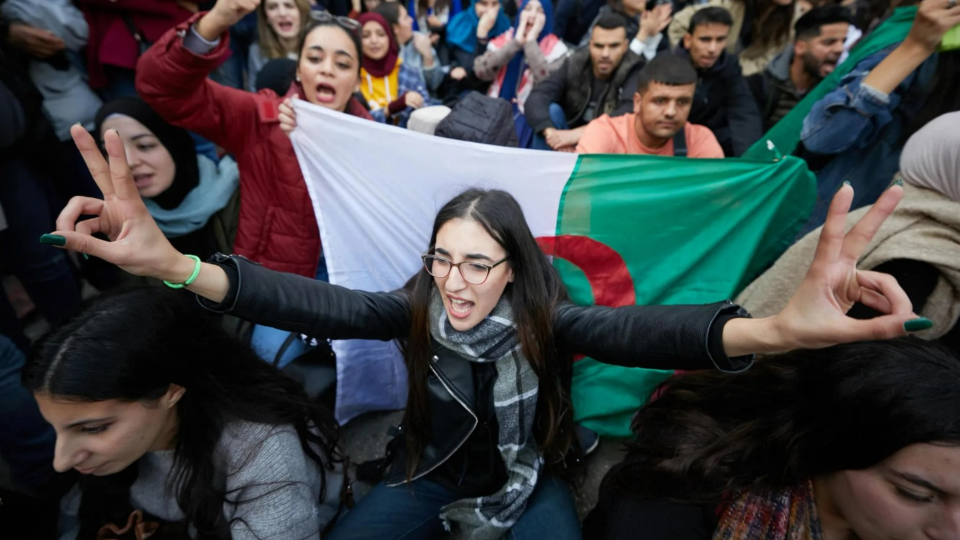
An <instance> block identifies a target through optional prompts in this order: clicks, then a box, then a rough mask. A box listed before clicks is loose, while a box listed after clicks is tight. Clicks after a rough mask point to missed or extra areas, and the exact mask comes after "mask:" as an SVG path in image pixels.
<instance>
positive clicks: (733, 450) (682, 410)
mask: <svg viewBox="0 0 960 540" xmlns="http://www.w3.org/2000/svg"><path fill="white" fill-rule="evenodd" d="M662 388H663V393H662V395H661V397H659V399H656V400H654V401H653V402H652V403H650V404H648V405H647V406H645V407H644V408H643V409H641V410H640V412H639V413H638V414H637V416H636V418H635V419H634V422H633V429H634V431H635V432H636V433H637V439H636V440H635V441H633V442H632V443H630V451H629V454H628V456H627V458H626V459H625V460H624V461H623V462H622V463H620V464H619V465H617V466H616V467H614V468H613V469H611V471H610V473H609V474H608V475H607V477H606V478H605V479H604V482H603V484H604V485H603V487H602V488H601V489H602V490H612V491H613V492H615V493H616V492H619V493H623V494H627V495H631V496H639V497H650V498H667V499H670V500H674V501H677V502H684V503H705V504H715V503H716V502H718V501H719V500H721V498H722V496H723V494H724V493H727V492H733V491H738V490H746V489H753V488H758V489H765V488H774V489H776V488H782V487H785V486H790V485H795V484H797V483H799V482H801V481H803V480H805V479H807V478H810V477H812V476H817V475H821V474H829V473H832V472H837V471H842V470H851V469H852V470H857V469H866V468H869V467H872V466H874V465H876V464H877V463H880V462H882V461H883V460H885V459H886V458H888V457H889V456H890V455H892V454H894V453H896V452H897V451H899V450H900V449H902V448H904V447H906V446H909V445H911V444H916V443H935V444H946V445H960V392H958V391H957V388H960V359H958V358H957V357H956V356H955V355H954V354H953V353H952V352H951V351H949V350H948V349H946V348H944V347H942V346H940V345H937V344H935V343H931V342H925V341H922V340H919V339H914V338H903V339H898V340H895V341H886V342H865V343H854V344H850V345H840V346H836V347H832V348H829V349H824V350H817V351H794V352H791V353H788V354H784V355H780V356H775V357H770V358H767V359H765V360H762V361H759V362H757V364H756V365H754V366H753V367H752V368H751V369H750V370H748V371H746V372H744V373H740V374H736V375H729V374H723V373H719V372H714V371H711V372H697V373H692V374H686V375H681V376H678V377H675V378H673V379H672V380H669V381H667V382H666V383H665V384H664V385H663V386H662Z"/></svg>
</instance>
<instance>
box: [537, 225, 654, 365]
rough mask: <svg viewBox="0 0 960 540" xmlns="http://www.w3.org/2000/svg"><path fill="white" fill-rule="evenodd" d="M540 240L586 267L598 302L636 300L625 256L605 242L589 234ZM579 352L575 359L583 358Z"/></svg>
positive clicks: (612, 304)
mask: <svg viewBox="0 0 960 540" xmlns="http://www.w3.org/2000/svg"><path fill="white" fill-rule="evenodd" d="M537 244H539V246H540V249H541V250H542V251H543V252H544V253H546V254H547V255H551V256H553V257H560V258H561V259H564V260H566V261H569V262H570V263H571V264H573V265H574V266H576V267H577V268H579V269H580V270H582V271H583V273H584V274H585V275H586V276H587V281H588V282H589V283H590V289H591V290H592V291H593V301H594V303H595V304H597V305H601V306H609V307H620V306H632V305H633V304H636V303H637V293H636V291H634V289H633V277H632V276H631V275H630V270H629V269H628V268H627V263H626V262H624V260H623V257H621V256H620V254H619V253H617V252H616V251H614V250H613V248H611V247H610V246H608V245H606V244H604V243H603V242H598V241H596V240H594V239H593V238H589V237H587V236H573V235H569V234H564V235H560V236H540V237H537ZM583 358H584V356H583V355H582V354H577V355H575V356H574V357H573V360H574V361H575V362H576V361H579V360H582V359H583Z"/></svg>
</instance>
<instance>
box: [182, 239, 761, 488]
mask: <svg viewBox="0 0 960 540" xmlns="http://www.w3.org/2000/svg"><path fill="white" fill-rule="evenodd" d="M213 262H214V263H216V264H219V265H220V266H221V267H222V268H223V269H224V270H225V271H226V273H227V275H228V277H229V279H230V290H229V292H228V294H227V296H226V298H224V300H223V302H221V303H220V304H213V303H211V302H209V301H207V300H204V299H202V298H199V297H198V299H199V300H200V304H201V305H203V306H204V307H206V308H207V309H210V310H213V311H216V312H220V313H230V314H231V315H233V316H236V317H240V318H241V319H246V320H249V321H251V322H254V323H257V324H262V325H266V326H271V327H273V328H279V329H281V330H287V331H290V332H300V333H303V334H306V335H309V336H314V337H323V338H329V339H379V340H384V341H387V340H393V339H403V338H405V337H407V335H408V333H409V328H410V304H409V298H408V296H407V294H406V292H405V291H403V290H398V291H393V292H378V293H371V292H363V291H354V290H350V289H346V288H344V287H339V286H336V285H331V284H329V283H325V282H322V281H316V280H313V279H309V278H306V277H303V276H298V275H294V274H286V273H281V272H275V271H273V270H269V269H267V268H264V267H263V266H260V265H259V264H257V263H254V262H251V261H249V260H247V259H245V258H243V257H240V256H236V255H231V256H226V255H216V256H215V257H214V259H213ZM739 316H748V315H747V314H746V312H744V311H743V310H742V308H740V307H739V306H737V305H735V304H731V303H730V302H718V303H715V304H706V305H695V306H626V307H620V308H609V307H604V306H588V307H582V306H576V305H574V304H572V303H565V304H562V305H560V306H559V307H558V308H557V309H556V312H555V313H554V317H553V329H554V335H555V339H556V341H557V345H558V347H561V348H562V349H563V350H565V351H568V352H571V353H581V354H584V355H586V356H589V357H591V358H594V359H596V360H598V361H601V362H605V363H608V364H615V365H620V366H626V367H642V368H649V369H677V370H697V369H720V370H722V371H730V372H736V371H743V370H745V369H747V368H749V367H750V365H751V363H752V362H753V357H752V356H746V357H738V358H727V357H726V355H725V354H723V349H722V341H721V339H720V334H721V331H722V326H723V324H724V323H725V322H726V321H728V320H730V319H731V318H733V317H739ZM471 364H472V363H471V362H468V361H465V360H464V359H463V358H460V357H459V356H458V355H457V353H454V352H452V351H450V350H447V349H446V348H444V347H442V346H440V345H439V344H437V343H436V342H434V356H433V358H432V362H431V364H430V371H431V376H430V378H429V380H428V381H427V386H428V391H429V396H430V410H431V412H432V418H431V423H432V429H431V434H430V439H429V441H427V445H426V448H425V449H424V451H423V454H422V455H421V456H420V458H419V460H418V467H417V470H416V471H415V473H414V475H413V477H412V478H413V479H414V480H415V479H418V478H421V477H423V476H425V475H428V474H430V473H431V472H433V471H435V470H436V469H437V468H438V467H440V466H441V465H443V464H444V463H445V462H446V461H447V460H448V459H450V457H451V456H453V455H454V454H455V453H456V452H457V451H458V450H460V449H461V448H462V447H463V445H464V444H465V443H466V442H467V441H468V439H470V437H471V435H473V434H474V433H475V430H477V428H478V425H479V424H480V423H481V422H480V419H479V418H478V414H477V408H478V407H477V403H480V404H481V405H485V404H486V401H482V402H481V401H480V400H492V399H493V397H492V393H491V394H490V395H487V396H475V395H474V394H475V390H474V389H475V382H476V381H475V380H474V375H473V371H472V369H471ZM487 429H492V433H493V434H496V426H495V425H494V426H487ZM403 446H404V445H403V444H398V445H396V447H397V455H396V456H395V460H394V466H393V467H392V469H391V471H390V473H389V475H388V477H387V483H388V484H390V485H395V484H400V483H403V482H404V481H405V480H406V472H405V470H404V466H403V464H404V463H405V460H406V456H405V454H404V448H403ZM492 448H493V450H492V451H496V444H495V439H494V441H493V444H492Z"/></svg>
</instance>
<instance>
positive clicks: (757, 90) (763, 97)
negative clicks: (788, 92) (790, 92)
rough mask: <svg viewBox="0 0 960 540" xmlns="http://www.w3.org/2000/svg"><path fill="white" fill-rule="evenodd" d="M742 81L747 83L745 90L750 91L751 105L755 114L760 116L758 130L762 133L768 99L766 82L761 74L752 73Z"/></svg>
mask: <svg viewBox="0 0 960 540" xmlns="http://www.w3.org/2000/svg"><path fill="white" fill-rule="evenodd" d="M744 80H745V81H746V83H747V88H749V89H750V95H752V96H753V103H754V105H756V107H757V112H758V113H759V114H760V129H761V131H763V130H764V129H766V128H767V125H766V124H767V101H768V100H769V99H770V97H769V96H768V95H767V94H768V90H767V84H768V83H767V80H766V78H764V76H763V72H760V73H754V74H753V75H750V76H749V77H745V78H744Z"/></svg>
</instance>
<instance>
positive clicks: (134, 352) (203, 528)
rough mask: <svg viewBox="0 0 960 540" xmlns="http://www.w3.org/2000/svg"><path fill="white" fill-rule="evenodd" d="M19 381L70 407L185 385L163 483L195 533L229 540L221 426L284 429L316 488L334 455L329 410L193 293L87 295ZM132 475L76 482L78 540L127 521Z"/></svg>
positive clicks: (130, 471) (151, 290) (152, 396)
mask: <svg viewBox="0 0 960 540" xmlns="http://www.w3.org/2000/svg"><path fill="white" fill-rule="evenodd" d="M23 384H24V385H25V386H26V387H27V388H29V389H30V390H32V391H34V392H36V393H39V394H43V395H49V396H52V397H55V398H56V399H58V400H72V401H79V402H96V401H105V400H120V401H127V402H137V401H140V402H151V401H156V400H157V399H159V398H160V397H161V396H163V395H164V394H165V393H166V392H167V390H168V388H169V387H170V385H171V384H176V385H179V386H182V387H183V388H185V389H186V392H185V393H184V395H183V397H182V398H181V399H180V401H179V402H178V403H177V406H176V407H177V413H178V418H179V427H178V431H177V441H176V448H175V451H174V461H173V469H172V470H171V473H170V481H171V482H172V483H171V486H172V488H173V490H174V493H176V499H177V504H178V505H179V507H180V509H181V510H182V511H183V512H184V514H185V515H186V522H187V523H189V524H191V525H193V526H194V527H195V528H196V531H197V535H196V537H197V538H204V539H207V538H210V539H213V538H215V539H229V538H230V532H229V525H230V524H229V523H227V522H226V520H225V518H224V516H223V505H224V502H225V501H226V500H227V496H228V495H230V494H228V493H223V491H222V490H218V489H217V488H216V487H215V481H214V479H215V478H217V476H218V471H217V465H216V464H215V462H214V456H215V454H216V452H215V448H216V446H217V443H218V442H219V440H220V437H221V434H222V433H223V431H224V429H225V427H226V426H227V425H228V424H230V423H231V422H236V421H245V422H253V423H259V424H268V425H277V426H280V425H283V426H292V427H293V428H294V429H296V432H297V435H298V436H299V438H300V443H301V445H302V447H303V451H304V453H305V454H306V455H307V456H309V457H310V458H311V459H312V460H313V461H315V462H316V463H317V464H318V465H319V469H320V471H321V481H322V483H323V485H324V490H325V485H326V471H328V470H333V467H334V463H335V462H338V461H340V454H339V452H338V450H337V442H338V440H339V433H338V426H337V423H336V421H335V420H334V419H333V416H332V415H331V414H330V412H329V411H328V410H327V409H325V408H324V407H323V406H321V405H319V404H318V403H316V402H314V401H311V400H310V399H309V398H308V397H307V395H306V393H305V392H304V390H303V389H302V388H301V387H300V385H299V384H298V383H296V382H295V381H293V380H292V379H290V378H288V377H286V376H285V375H283V374H282V373H280V371H278V370H277V369H276V368H275V367H273V366H271V365H270V364H268V363H267V362H264V361H263V360H261V359H260V358H258V357H257V356H256V355H255V354H254V353H253V351H251V350H250V349H249V348H248V347H246V346H244V345H242V344H241V343H239V342H237V341H236V340H234V339H233V338H231V337H230V336H229V335H228V334H227V333H226V331H224V330H223V329H222V328H221V327H220V325H219V324H218V321H217V319H215V318H213V316H212V315H210V314H208V313H206V312H205V311H204V310H203V309H202V308H200V307H199V306H198V305H197V303H196V300H195V299H194V297H193V295H192V294H186V293H183V292H178V291H171V290H168V289H164V288H161V287H146V288H140V289H131V290H127V291H123V292H120V293H110V294H107V295H104V296H102V297H100V298H98V299H96V300H94V301H93V302H92V303H90V304H89V305H88V306H86V307H85V308H84V309H82V310H81V311H80V312H79V313H78V314H77V315H76V316H75V317H74V318H73V319H72V320H70V321H69V322H68V323H66V324H65V325H64V326H62V327H61V328H59V329H58V330H56V331H54V332H53V333H51V334H49V335H47V336H46V337H45V338H43V339H42V340H41V341H40V342H39V343H38V344H37V345H36V346H35V347H34V349H33V351H32V352H31V355H30V358H29V360H28V362H27V364H26V366H25V367H24V369H23ZM219 472H220V473H224V471H219ZM136 478H137V466H136V464H134V465H133V466H130V467H127V469H125V470H124V471H122V472H121V473H117V474H114V475H109V476H105V477H100V478H98V477H84V478H83V479H82V480H81V483H80V488H81V490H82V499H81V503H80V512H79V517H80V535H79V536H78V538H79V540H87V539H93V538H95V537H96V534H97V531H98V530H99V529H100V527H101V526H102V525H104V524H106V523H110V522H113V523H120V524H124V523H126V520H127V516H128V515H129V514H130V512H131V510H132V508H131V507H130V502H129V498H130V486H131V485H132V484H133V482H134V481H135V480H136ZM271 487H272V486H271ZM281 487H283V486H278V488H281ZM323 498H324V495H323V494H321V497H320V500H323ZM318 504H319V501H318ZM318 533H319V531H318Z"/></svg>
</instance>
